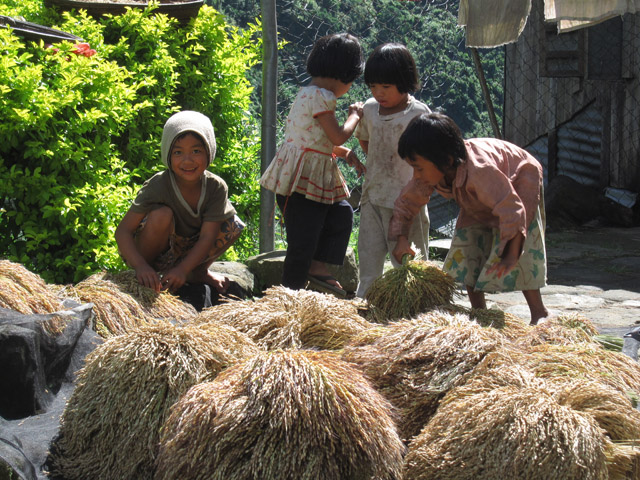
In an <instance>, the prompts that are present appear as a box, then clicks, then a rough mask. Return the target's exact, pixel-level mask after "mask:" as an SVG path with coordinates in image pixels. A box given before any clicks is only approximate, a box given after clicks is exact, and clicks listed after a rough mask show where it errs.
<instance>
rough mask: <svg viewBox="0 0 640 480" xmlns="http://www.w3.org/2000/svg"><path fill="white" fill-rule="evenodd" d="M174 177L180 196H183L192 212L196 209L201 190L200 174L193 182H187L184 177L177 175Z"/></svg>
mask: <svg viewBox="0 0 640 480" xmlns="http://www.w3.org/2000/svg"><path fill="white" fill-rule="evenodd" d="M175 179H176V185H178V189H179V190H180V194H181V195H182V198H184V200H185V201H186V202H187V203H188V204H189V206H190V207H191V208H192V209H193V211H194V212H195V211H197V210H198V202H199V201H200V193H201V192H202V175H201V176H200V178H198V180H196V181H193V182H187V181H185V180H184V179H181V178H177V177H175Z"/></svg>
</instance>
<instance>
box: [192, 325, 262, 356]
mask: <svg viewBox="0 0 640 480" xmlns="http://www.w3.org/2000/svg"><path fill="white" fill-rule="evenodd" d="M192 325H193V326H194V327H196V328H200V329H202V330H204V331H205V332H206V333H207V334H209V335H212V336H213V337H215V338H216V339H217V341H218V342H220V343H221V344H223V345H225V346H226V350H227V352H229V353H230V354H231V355H233V356H234V357H236V358H247V357H250V356H253V355H255V354H257V353H258V352H260V351H261V349H260V347H258V345H256V342H254V341H253V340H251V338H249V336H248V335H247V334H245V333H242V332H241V331H239V330H238V329H236V328H234V327H232V326H231V325H225V324H224V323H220V322H218V321H216V320H209V321H207V322H203V323H198V324H192Z"/></svg>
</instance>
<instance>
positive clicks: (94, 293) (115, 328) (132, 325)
mask: <svg viewBox="0 0 640 480" xmlns="http://www.w3.org/2000/svg"><path fill="white" fill-rule="evenodd" d="M64 294H65V295H67V296H69V297H70V298H74V299H76V300H77V301H79V302H80V303H89V302H90V303H93V314H94V318H93V322H94V325H93V330H95V331H96V333H98V334H99V335H100V336H101V337H103V338H109V337H110V336H112V335H120V334H123V333H127V332H130V331H132V330H135V329H136V328H138V327H141V326H144V325H149V324H152V323H154V322H155V321H154V319H153V317H151V316H150V315H149V314H148V313H147V312H146V311H145V310H144V308H142V305H140V304H139V303H138V302H137V301H136V300H135V299H134V298H133V297H132V296H131V295H129V294H128V293H124V292H123V291H121V290H120V289H119V288H118V286H117V285H116V284H115V283H113V282H111V281H109V280H103V279H101V278H100V277H99V276H95V275H94V276H91V277H88V278H86V279H85V280H83V281H82V282H80V283H77V284H76V285H73V286H69V287H68V288H66V290H65V292H64Z"/></svg>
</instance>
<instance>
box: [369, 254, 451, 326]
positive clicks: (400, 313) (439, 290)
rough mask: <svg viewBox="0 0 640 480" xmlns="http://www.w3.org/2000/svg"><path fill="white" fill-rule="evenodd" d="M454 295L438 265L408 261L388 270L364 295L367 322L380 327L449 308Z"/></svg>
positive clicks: (448, 276) (448, 278)
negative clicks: (380, 325)
mask: <svg viewBox="0 0 640 480" xmlns="http://www.w3.org/2000/svg"><path fill="white" fill-rule="evenodd" d="M455 291H456V283H455V280H454V279H453V277H451V276H450V275H448V274H447V273H445V272H444V271H443V270H442V269H441V268H440V267H439V266H438V264H436V263H434V262H429V261H427V260H411V261H409V262H407V263H406V264H404V265H401V266H399V267H397V268H393V269H391V270H388V271H387V272H385V273H384V274H383V275H382V276H380V277H378V278H377V279H376V280H375V281H374V282H373V283H372V284H371V286H370V287H369V290H367V293H366V294H365V299H366V301H367V303H368V304H369V311H368V315H367V318H368V319H369V320H371V321H373V322H379V323H387V322H390V321H394V320H399V319H403V318H404V319H409V318H413V317H415V316H416V315H418V314H420V313H424V312H427V311H429V310H433V309H435V308H437V307H442V306H446V305H449V304H451V303H452V301H453V296H454V293H455Z"/></svg>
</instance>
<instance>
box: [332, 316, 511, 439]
mask: <svg viewBox="0 0 640 480" xmlns="http://www.w3.org/2000/svg"><path fill="white" fill-rule="evenodd" d="M359 339H360V340H362V341H361V343H359V344H358V343H355V342H352V343H351V344H349V345H347V347H345V349H344V352H343V358H344V359H346V360H347V361H350V362H353V363H356V364H357V365H359V366H360V368H361V369H362V370H363V371H364V373H365V374H366V376H367V377H368V378H370V379H371V381H372V382H373V384H374V386H375V387H376V388H377V389H378V391H380V392H381V393H382V394H383V395H384V396H385V397H386V398H388V399H389V400H390V401H391V403H392V404H393V405H394V406H395V407H396V408H397V409H398V411H399V413H400V416H399V417H400V418H399V421H398V422H399V423H398V427H399V431H400V434H401V436H402V438H404V439H408V438H410V437H412V436H413V435H416V434H417V433H418V432H419V431H420V429H421V428H422V427H423V426H424V425H425V424H426V423H427V421H428V420H429V418H431V416H432V415H433V414H434V413H435V411H436V409H437V407H438V403H439V401H440V399H441V398H442V397H443V396H444V395H445V394H446V393H447V391H449V390H450V389H451V388H453V387H455V386H456V385H460V384H462V383H464V382H465V381H466V379H467V377H468V375H469V374H470V373H471V371H472V370H473V369H474V368H475V366H476V365H477V364H478V362H480V361H481V360H482V358H483V357H484V356H485V355H486V354H487V353H489V352H491V351H493V350H495V349H496V348H499V347H500V346H501V345H502V344H503V343H504V342H505V341H506V340H505V338H504V336H503V335H502V334H500V333H499V332H497V331H495V330H493V329H487V328H482V327H480V326H479V325H477V324H475V323H473V322H470V321H469V317H467V316H466V315H461V314H458V315H450V314H447V313H443V312H432V313H431V314H427V315H421V316H419V317H417V318H415V319H413V320H405V321H401V322H396V323H392V324H390V325H388V326H387V327H386V331H385V332H384V334H382V335H369V336H367V335H366V334H365V335H363V336H361V337H359Z"/></svg>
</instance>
